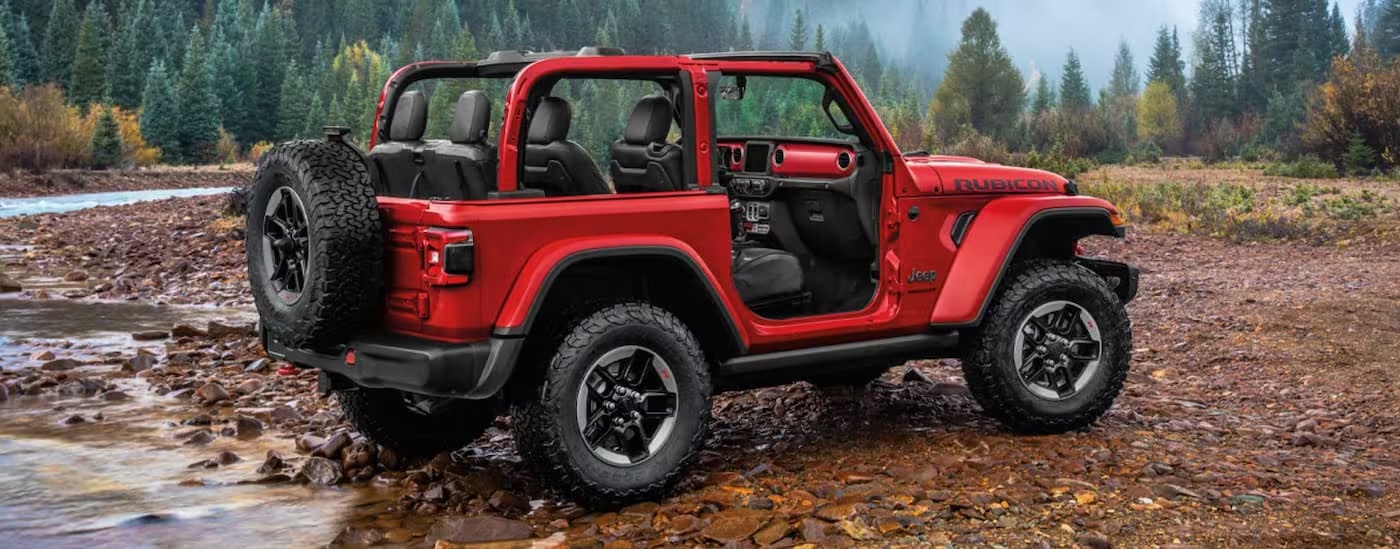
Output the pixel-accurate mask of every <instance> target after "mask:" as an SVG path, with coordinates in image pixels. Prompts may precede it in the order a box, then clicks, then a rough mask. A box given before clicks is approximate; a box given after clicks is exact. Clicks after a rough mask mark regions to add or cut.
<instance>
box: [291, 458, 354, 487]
mask: <svg viewBox="0 0 1400 549" xmlns="http://www.w3.org/2000/svg"><path fill="white" fill-rule="evenodd" d="M295 478H296V480H299V481H302V482H308V483H311V484H314V485H317V486H334V485H336V484H339V483H340V482H341V481H342V480H344V479H345V476H344V473H343V472H342V471H341V469H340V464H339V463H336V462H334V461H331V460H329V459H326V458H322V457H312V458H308V459H307V460H306V463H305V464H303V465H302V466H301V469H299V470H297V474H296V477H295Z"/></svg>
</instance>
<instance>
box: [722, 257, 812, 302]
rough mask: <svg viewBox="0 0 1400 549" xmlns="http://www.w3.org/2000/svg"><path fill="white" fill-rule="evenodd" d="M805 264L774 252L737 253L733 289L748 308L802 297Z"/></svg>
mask: <svg viewBox="0 0 1400 549" xmlns="http://www.w3.org/2000/svg"><path fill="white" fill-rule="evenodd" d="M802 282H803V280H802V264H801V263H800V262H798V260H797V256H795V255H792V254H791V253H788V252H785V251H783V250H775V249H772V248H742V249H738V250H735V251H734V287H735V289H737V290H738V291H739V297H740V298H741V299H743V300H744V303H747V304H749V305H754V304H761V303H763V302H767V301H771V300H773V299H775V298H785V297H792V296H796V295H798V294H801V293H802Z"/></svg>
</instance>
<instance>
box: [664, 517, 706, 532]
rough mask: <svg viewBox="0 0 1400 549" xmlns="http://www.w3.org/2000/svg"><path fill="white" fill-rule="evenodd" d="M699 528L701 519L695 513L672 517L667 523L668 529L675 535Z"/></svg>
mask: <svg viewBox="0 0 1400 549" xmlns="http://www.w3.org/2000/svg"><path fill="white" fill-rule="evenodd" d="M699 529H700V519H698V518H695V516H694V515H680V516H678V517H675V518H672V519H671V522H670V523H669V524H667V525H666V531H667V532H670V533H671V534H675V535H681V534H689V533H691V532H694V531H696V530H699Z"/></svg>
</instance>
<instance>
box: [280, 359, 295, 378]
mask: <svg viewBox="0 0 1400 549" xmlns="http://www.w3.org/2000/svg"><path fill="white" fill-rule="evenodd" d="M277 375H279V376H294V375H297V367H296V366H292V364H291V363H290V362H288V363H286V364H283V365H282V367H281V368H278V369H277Z"/></svg>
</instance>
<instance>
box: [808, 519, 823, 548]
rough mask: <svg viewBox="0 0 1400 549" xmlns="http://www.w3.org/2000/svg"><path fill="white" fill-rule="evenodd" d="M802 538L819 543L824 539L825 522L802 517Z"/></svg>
mask: <svg viewBox="0 0 1400 549" xmlns="http://www.w3.org/2000/svg"><path fill="white" fill-rule="evenodd" d="M802 539H804V540H806V541H807V542H808V543H819V542H821V541H822V540H825V539H826V523H825V522H822V521H820V520H817V519H813V518H805V519H802Z"/></svg>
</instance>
